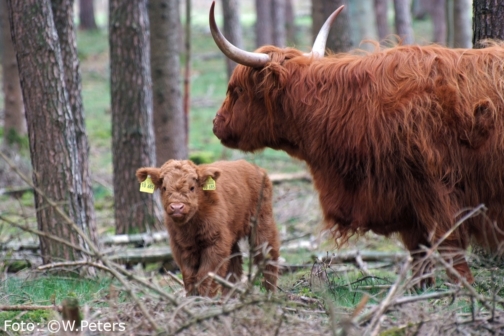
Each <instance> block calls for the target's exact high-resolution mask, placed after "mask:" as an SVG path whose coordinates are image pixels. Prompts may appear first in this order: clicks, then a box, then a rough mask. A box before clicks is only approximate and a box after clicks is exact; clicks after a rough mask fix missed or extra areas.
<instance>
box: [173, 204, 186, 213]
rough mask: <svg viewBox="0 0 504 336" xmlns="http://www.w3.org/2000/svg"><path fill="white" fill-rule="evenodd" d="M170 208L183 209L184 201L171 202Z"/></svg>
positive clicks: (174, 209)
mask: <svg viewBox="0 0 504 336" xmlns="http://www.w3.org/2000/svg"><path fill="white" fill-rule="evenodd" d="M170 209H172V210H173V211H182V209H184V203H172V204H170Z"/></svg>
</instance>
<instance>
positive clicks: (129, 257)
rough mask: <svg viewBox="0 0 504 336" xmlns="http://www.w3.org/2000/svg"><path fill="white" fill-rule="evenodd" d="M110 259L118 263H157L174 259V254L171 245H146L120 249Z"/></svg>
mask: <svg viewBox="0 0 504 336" xmlns="http://www.w3.org/2000/svg"><path fill="white" fill-rule="evenodd" d="M108 259H109V260H111V261H115V262H117V263H134V264H138V263H155V262H158V261H170V260H173V255H172V251H171V249H170V248H169V247H145V248H131V249H125V250H120V251H118V252H116V253H115V254H113V255H110V256H108Z"/></svg>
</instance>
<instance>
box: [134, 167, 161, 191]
mask: <svg viewBox="0 0 504 336" xmlns="http://www.w3.org/2000/svg"><path fill="white" fill-rule="evenodd" d="M147 176H150V177H151V180H152V183H154V186H155V187H156V189H158V188H161V185H162V184H163V177H161V169H159V168H154V167H143V168H140V169H138V170H137V171H136V177H137V179H138V182H140V183H142V182H143V181H145V179H146V178H147Z"/></svg>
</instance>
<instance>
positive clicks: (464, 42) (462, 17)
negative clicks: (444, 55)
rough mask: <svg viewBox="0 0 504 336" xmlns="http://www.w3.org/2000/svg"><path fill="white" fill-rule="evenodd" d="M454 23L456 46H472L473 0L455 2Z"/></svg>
mask: <svg viewBox="0 0 504 336" xmlns="http://www.w3.org/2000/svg"><path fill="white" fill-rule="evenodd" d="M453 9H454V13H453V23H454V29H453V32H454V41H453V43H454V45H453V46H454V47H455V48H472V41H471V39H472V30H471V24H472V20H471V19H472V18H471V1H470V0H458V1H455V4H454V8H453Z"/></svg>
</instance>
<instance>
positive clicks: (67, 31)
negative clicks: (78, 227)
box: [51, 0, 96, 240]
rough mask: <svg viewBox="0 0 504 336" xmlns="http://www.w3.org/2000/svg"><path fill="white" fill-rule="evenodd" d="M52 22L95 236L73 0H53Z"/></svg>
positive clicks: (84, 196)
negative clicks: (58, 46)
mask: <svg viewBox="0 0 504 336" xmlns="http://www.w3.org/2000/svg"><path fill="white" fill-rule="evenodd" d="M51 4H52V11H53V16H54V24H55V27H56V31H57V33H58V38H59V42H60V50H61V58H62V60H63V70H64V77H65V88H66V91H67V93H68V100H69V103H70V109H71V111H72V116H73V120H74V127H75V138H76V141H77V155H78V156H79V162H80V167H79V173H80V180H81V183H82V198H81V202H82V206H83V208H84V211H85V213H86V223H87V225H88V227H89V235H90V236H91V237H92V239H93V240H96V222H95V212H94V198H93V188H92V181H91V174H90V172H89V142H88V138H87V134H86V125H85V122H84V119H85V118H84V106H83V105H82V79H81V72H80V65H79V57H78V55H77V41H76V37H75V25H74V21H73V18H74V10H73V8H74V7H73V5H74V0H52V3H51Z"/></svg>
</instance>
